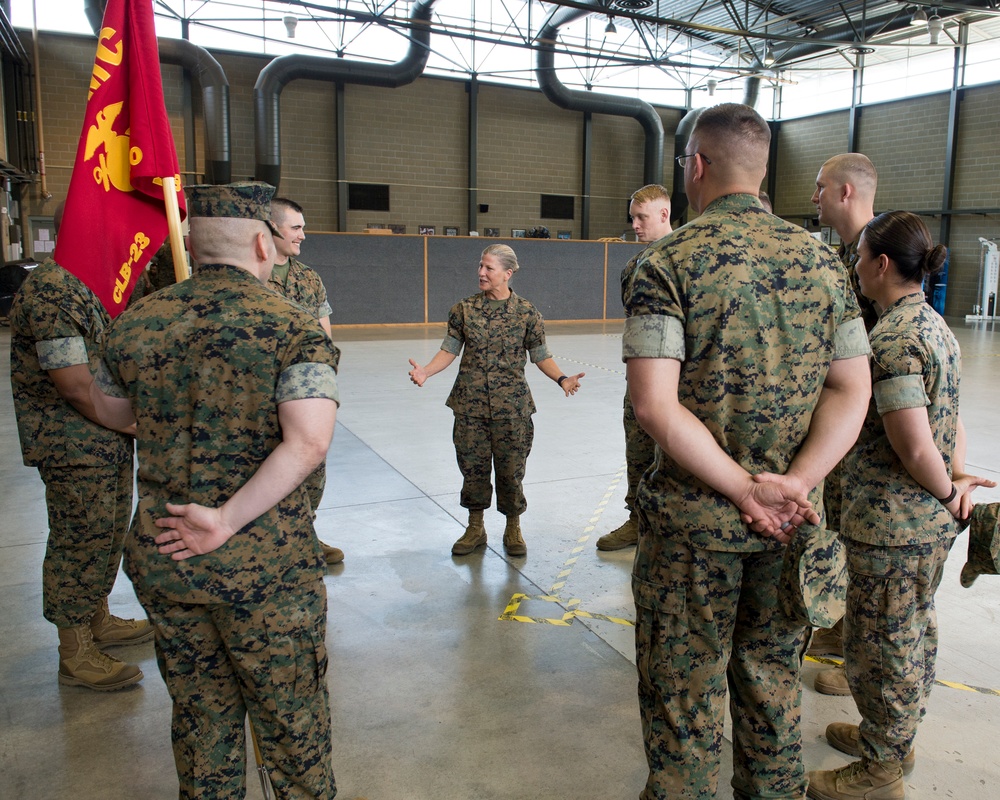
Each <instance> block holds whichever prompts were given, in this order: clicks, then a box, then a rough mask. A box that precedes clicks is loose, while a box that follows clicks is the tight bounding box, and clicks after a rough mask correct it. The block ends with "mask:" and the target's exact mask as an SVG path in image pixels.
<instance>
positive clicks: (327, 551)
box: [319, 542, 344, 567]
mask: <svg viewBox="0 0 1000 800" xmlns="http://www.w3.org/2000/svg"><path fill="white" fill-rule="evenodd" d="M319 546H320V549H321V550H322V551H323V560H324V561H326V565H327V566H328V567H332V566H333V565H334V564H340V563H342V562H343V560H344V551H343V550H341V549H340V548H339V547H334V546H333V545H332V544H327V543H326V542H320V543H319Z"/></svg>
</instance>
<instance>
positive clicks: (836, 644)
mask: <svg viewBox="0 0 1000 800" xmlns="http://www.w3.org/2000/svg"><path fill="white" fill-rule="evenodd" d="M806 655H807V656H840V657H841V658H843V657H844V620H843V618H841V619H839V620H837V622H836V623H835V624H834V626H833V627H832V628H816V629H815V630H814V631H813V635H812V639H810V640H809V649H808V650H806Z"/></svg>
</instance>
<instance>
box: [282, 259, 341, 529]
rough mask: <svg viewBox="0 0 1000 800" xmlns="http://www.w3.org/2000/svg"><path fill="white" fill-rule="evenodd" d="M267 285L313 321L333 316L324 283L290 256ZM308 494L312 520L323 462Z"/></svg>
mask: <svg viewBox="0 0 1000 800" xmlns="http://www.w3.org/2000/svg"><path fill="white" fill-rule="evenodd" d="M267 285H268V286H269V287H270V288H272V289H274V291H276V292H277V293H278V294H280V295H281V296H282V297H287V298H288V299H289V300H294V301H295V302H296V303H298V304H299V305H300V306H302V307H303V308H304V309H305V310H306V311H308V312H309V313H310V314H312V315H313V316H314V317H315V318H316V319H322V318H323V317H329V316H330V314H331V313H333V309H332V308H331V307H330V302H329V300H328V299H327V296H326V287H325V286H324V285H323V279H322V278H320V276H319V275H318V274H317V272H316V271H315V270H314V269H312V268H311V267H307V266H306V265H305V264H303V263H302V262H301V261H297V260H296V259H294V258H292V257H291V256H289V258H288V263H287V264H285V265H283V266H278V265H275V267H274V270H273V271H272V272H271V277H270V278H268V281H267ZM303 485H304V486H305V487H306V491H307V492H308V493H309V503H310V504H311V505H312V510H313V516H315V514H316V512H317V511H318V510H319V504H320V501H321V500H322V499H323V490H324V489H326V462H325V461H324V462H323V463H322V464H320V465H319V466H318V467H316V469H314V470H313V471H312V472H311V473H309V475H308V477H307V478H306V479H305V480H304V481H303Z"/></svg>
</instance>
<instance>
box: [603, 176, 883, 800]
mask: <svg viewBox="0 0 1000 800" xmlns="http://www.w3.org/2000/svg"><path fill="white" fill-rule="evenodd" d="M626 307H627V309H628V319H627V320H626V322H625V334H624V337H623V342H622V351H623V357H624V358H625V359H626V360H627V359H629V358H673V359H678V360H679V361H681V362H682V364H681V372H680V378H679V385H678V397H679V399H680V401H681V402H682V403H683V404H684V406H685V407H686V408H688V409H689V410H690V411H691V412H692V413H693V414H695V415H696V416H697V417H698V418H699V419H700V420H701V421H702V422H703V423H704V424H705V426H706V427H707V428H708V429H709V431H711V433H712V434H713V435H714V437H715V439H716V441H717V442H718V443H719V445H720V446H721V447H722V448H723V449H724V450H725V451H726V452H727V453H728V454H729V455H730V457H732V458H733V459H734V460H735V461H736V462H737V463H739V464H740V465H741V466H743V467H744V468H745V469H746V470H748V471H749V472H751V473H759V472H775V473H784V472H785V471H786V469H787V468H788V465H789V463H790V462H791V460H792V458H793V456H794V455H795V453H796V452H797V450H798V448H799V446H800V444H801V443H802V441H803V440H804V439H805V438H806V435H807V433H808V429H809V424H810V421H811V419H812V412H813V409H814V408H815V406H816V403H817V400H818V398H819V396H820V392H821V390H822V388H823V383H824V380H825V378H826V374H827V371H828V369H829V365H830V362H831V361H832V360H833V359H837V358H850V357H854V356H859V355H864V354H865V353H867V352H868V345H867V341H866V339H865V335H864V327H863V325H862V324H861V321H860V320H859V319H858V318H857V317H858V309H857V304H856V303H855V301H854V298H853V295H852V293H851V291H850V287H849V285H848V281H847V276H846V274H845V273H844V270H843V267H842V266H841V265H840V264H839V263H838V262H837V260H836V257H835V255H834V253H833V252H832V251H831V250H829V249H828V248H827V247H826V246H824V245H823V244H821V243H819V242H817V241H816V240H815V239H814V238H812V237H811V236H809V234H808V233H806V232H805V231H804V230H802V229H801V228H799V227H798V226H795V225H791V224H788V223H785V222H784V221H783V220H781V219H779V218H777V217H774V216H772V215H770V214H768V213H766V212H765V211H764V210H763V208H762V207H761V206H760V204H759V201H758V200H757V198H756V197H752V196H750V195H744V194H735V195H729V196H725V197H721V198H719V199H717V200H715V201H714V202H712V203H711V204H710V205H709V206H708V208H707V209H706V210H705V211H704V213H703V214H702V215H701V216H700V217H698V218H697V219H695V220H694V221H692V222H690V223H688V224H687V225H685V226H684V227H682V228H680V229H679V230H677V231H675V232H674V233H673V235H672V236H671V237H669V238H668V239H665V240H663V241H662V242H660V243H658V244H657V245H656V246H654V247H652V248H650V249H649V250H648V251H647V252H646V255H645V257H644V258H643V259H642V261H641V262H640V264H639V265H638V272H637V275H636V277H635V280H634V281H633V284H632V289H631V292H630V296H629V297H628V298H627V304H626ZM811 500H812V501H813V503H814V504H815V505H816V506H817V507H820V508H821V507H822V490H821V489H817V490H815V491H814V492H813V494H812V495H811ZM638 505H639V526H640V536H639V545H638V548H637V552H636V557H635V564H634V567H633V576H632V589H633V595H634V598H635V604H636V663H637V669H638V673H639V705H640V711H641V716H642V726H643V736H644V740H645V745H646V755H647V760H648V762H649V770H650V771H649V778H648V781H647V784H646V788H645V790H644V792H643V793H642V798H644V799H645V800H654V799H655V800H665V799H666V798H670V800H677V799H678V798H711V797H715V794H716V789H717V783H718V772H719V753H720V750H721V748H722V733H723V719H724V703H725V698H726V690H727V681H728V689H729V693H730V697H731V698H732V699H731V707H732V717H733V769H734V775H733V789H734V796H735V797H737V798H764V797H767V798H801V797H802V796H803V794H804V792H805V786H806V782H805V774H804V770H803V767H802V761H801V741H800V732H799V706H800V699H801V688H800V683H799V664H800V654H801V651H802V648H803V646H804V642H805V637H806V631H805V629H804V628H803V627H801V624H796V623H793V622H791V621H790V620H789V619H788V618H787V617H785V616H784V615H783V614H782V612H781V609H780V598H779V596H778V594H779V593H778V592H776V591H775V587H776V585H777V584H778V578H779V573H780V570H781V565H782V546H781V545H780V544H778V543H777V542H775V541H774V540H773V539H765V538H762V537H761V536H759V535H757V534H756V533H754V532H752V531H751V530H749V528H747V526H746V525H744V524H743V522H742V521H741V518H740V511H739V509H738V508H737V507H736V506H735V505H733V504H732V503H731V502H730V501H729V500H728V499H727V498H726V497H724V496H723V495H721V494H718V493H717V492H715V491H713V490H712V489H710V488H709V487H708V486H706V485H705V484H704V483H702V482H701V481H700V480H697V479H695V478H694V477H693V476H692V475H691V474H690V473H688V472H686V471H685V470H683V469H681V468H679V467H678V466H676V465H675V464H674V463H673V462H672V461H671V460H670V458H669V457H667V456H666V455H665V454H664V453H663V451H662V450H661V449H660V448H659V447H657V449H656V460H655V462H654V466H653V469H652V470H651V471H649V472H647V474H646V476H645V478H644V479H643V482H642V484H641V485H640V488H639V497H638ZM808 527H810V526H803V528H804V529H806V528H808ZM802 533H803V531H800V535H801V534H802Z"/></svg>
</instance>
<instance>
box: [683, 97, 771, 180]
mask: <svg viewBox="0 0 1000 800" xmlns="http://www.w3.org/2000/svg"><path fill="white" fill-rule="evenodd" d="M691 139H692V140H694V142H695V143H696V144H697V147H698V151H699V152H701V150H702V149H703V148H704V149H705V151H706V152H704V153H703V155H704V156H706V157H708V158H711V159H713V160H715V161H717V165H718V167H719V168H721V169H726V168H727V167H728V168H735V169H737V170H740V171H743V172H750V171H754V170H760V169H766V168H767V156H768V148H769V147H770V145H771V129H770V128H769V127H768V125H767V122H766V121H765V120H764V118H763V117H762V116H761V115H760V114H758V113H757V112H756V111H754V110H753V109H752V108H751V107H750V106H747V105H743V104H742V103H720V104H719V105H717V106H712V107H711V108H706V109H705V110H704V111H702V112H701V114H699V115H698V119H697V120H696V121H695V123H694V129H693V130H692V131H691Z"/></svg>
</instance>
